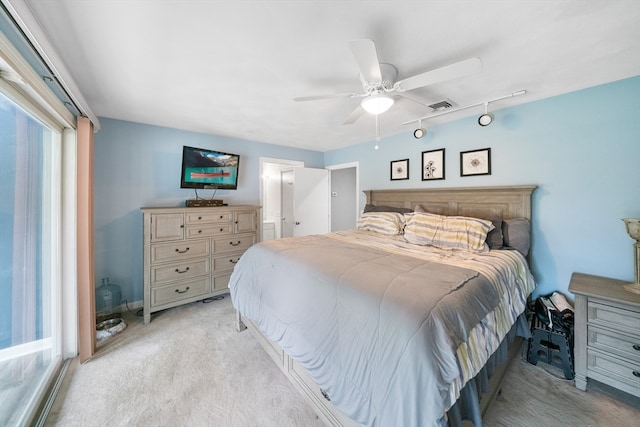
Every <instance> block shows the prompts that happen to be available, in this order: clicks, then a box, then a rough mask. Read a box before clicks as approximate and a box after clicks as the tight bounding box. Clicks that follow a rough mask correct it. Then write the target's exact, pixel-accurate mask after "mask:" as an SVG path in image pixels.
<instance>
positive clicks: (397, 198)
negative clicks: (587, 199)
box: [364, 185, 537, 219]
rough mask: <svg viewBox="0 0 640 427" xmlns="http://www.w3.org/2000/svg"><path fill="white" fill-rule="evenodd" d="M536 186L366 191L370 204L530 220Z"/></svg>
mask: <svg viewBox="0 0 640 427" xmlns="http://www.w3.org/2000/svg"><path fill="white" fill-rule="evenodd" d="M536 187H537V186H535V185H516V186H505V187H459V188H415V189H408V190H365V191H364V193H365V194H366V196H367V204H371V205H376V206H395V207H403V208H410V209H412V210H413V209H414V208H415V207H416V205H420V206H421V207H422V208H423V209H424V210H425V211H427V212H431V213H436V214H440V215H461V216H471V217H476V218H494V217H498V218H502V219H511V218H529V219H531V194H532V193H533V190H535V189H536Z"/></svg>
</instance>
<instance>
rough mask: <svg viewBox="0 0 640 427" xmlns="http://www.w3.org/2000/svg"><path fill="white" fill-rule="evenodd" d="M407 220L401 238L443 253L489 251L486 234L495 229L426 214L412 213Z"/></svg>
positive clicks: (458, 218)
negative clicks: (441, 250)
mask: <svg viewBox="0 0 640 427" xmlns="http://www.w3.org/2000/svg"><path fill="white" fill-rule="evenodd" d="M406 217H407V218H406V225H405V227H404V238H405V240H406V241H407V242H409V243H413V244H416V245H429V246H436V247H438V248H442V249H465V250H471V251H486V250H488V249H489V248H488V246H487V245H486V243H485V240H486V239H487V233H488V232H489V231H491V230H492V229H493V228H494V226H493V223H492V222H491V221H489V220H485V219H479V218H470V217H464V216H443V215H437V214H430V213H426V212H415V213H413V214H409V215H406Z"/></svg>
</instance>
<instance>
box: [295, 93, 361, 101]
mask: <svg viewBox="0 0 640 427" xmlns="http://www.w3.org/2000/svg"><path fill="white" fill-rule="evenodd" d="M356 96H359V94H357V93H353V92H348V93H333V94H329V95H312V96H300V97H298V98H293V100H294V101H317V100H319V99H334V98H353V97H356Z"/></svg>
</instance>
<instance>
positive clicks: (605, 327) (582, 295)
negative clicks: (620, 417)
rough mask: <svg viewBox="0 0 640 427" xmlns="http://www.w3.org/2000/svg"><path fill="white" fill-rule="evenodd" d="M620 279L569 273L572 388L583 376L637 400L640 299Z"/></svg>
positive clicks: (579, 384) (581, 383)
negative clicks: (572, 312)
mask: <svg viewBox="0 0 640 427" xmlns="http://www.w3.org/2000/svg"><path fill="white" fill-rule="evenodd" d="M625 283H627V282H625V281H623V280H615V279H609V278H606V277H599V276H591V275H588V274H583V273H573V275H572V276H571V283H570V284H569V291H570V292H573V293H574V294H575V297H576V298H575V326H574V356H575V380H576V387H577V388H579V389H580V390H586V388H587V378H592V379H594V380H596V381H600V382H601V383H605V384H608V385H610V386H613V387H615V388H617V389H620V390H622V391H625V392H627V393H630V394H633V395H635V396H638V397H640V295H639V294H634V293H631V292H628V291H626V290H624V288H623V287H622V285H624V284H625Z"/></svg>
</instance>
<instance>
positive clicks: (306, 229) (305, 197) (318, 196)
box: [282, 168, 329, 237]
mask: <svg viewBox="0 0 640 427" xmlns="http://www.w3.org/2000/svg"><path fill="white" fill-rule="evenodd" d="M328 232H329V171H328V170H326V169H312V168H294V169H290V170H287V171H283V172H282V237H291V236H307V235H309V234H322V233H328Z"/></svg>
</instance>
